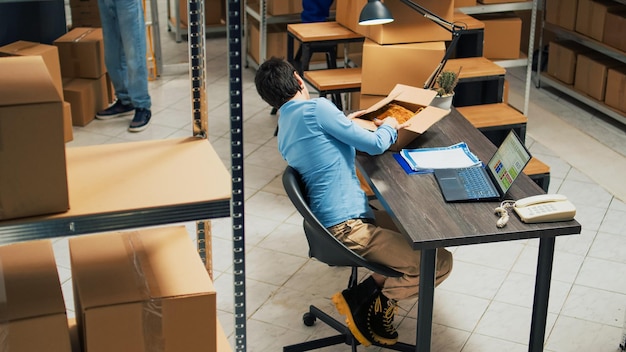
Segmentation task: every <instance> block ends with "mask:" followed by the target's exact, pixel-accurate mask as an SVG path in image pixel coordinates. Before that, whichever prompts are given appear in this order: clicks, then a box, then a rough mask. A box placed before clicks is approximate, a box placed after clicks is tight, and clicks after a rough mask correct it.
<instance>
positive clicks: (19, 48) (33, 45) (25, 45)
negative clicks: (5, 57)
mask: <svg viewBox="0 0 626 352" xmlns="http://www.w3.org/2000/svg"><path fill="white" fill-rule="evenodd" d="M22 44H24V45H23V46H20V47H17V48H15V49H13V50H10V51H9V52H10V53H19V52H20V51H22V50H26V49H30V48H34V47H36V46H37V45H41V44H40V43H33V42H31V43H27V42H23V43H22Z"/></svg>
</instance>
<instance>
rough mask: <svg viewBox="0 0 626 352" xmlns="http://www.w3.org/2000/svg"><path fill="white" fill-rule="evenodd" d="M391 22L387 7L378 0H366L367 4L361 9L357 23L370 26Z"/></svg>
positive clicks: (391, 18) (391, 17)
mask: <svg viewBox="0 0 626 352" xmlns="http://www.w3.org/2000/svg"><path fill="white" fill-rule="evenodd" d="M389 22H393V16H392V15H391V12H390V11H389V9H388V8H387V7H386V6H385V5H384V4H383V3H382V2H380V0H367V4H366V5H365V7H363V10H361V15H360V16H359V24H360V25H364V26H371V25H375V24H385V23H389Z"/></svg>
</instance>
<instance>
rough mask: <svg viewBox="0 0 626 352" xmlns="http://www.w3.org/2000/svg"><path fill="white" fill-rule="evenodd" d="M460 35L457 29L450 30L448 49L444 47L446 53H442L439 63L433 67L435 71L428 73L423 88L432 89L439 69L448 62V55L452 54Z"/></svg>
mask: <svg viewBox="0 0 626 352" xmlns="http://www.w3.org/2000/svg"><path fill="white" fill-rule="evenodd" d="M460 37H461V32H459V31H453V32H452V41H451V42H450V45H448V49H446V53H445V54H444V55H443V59H441V62H440V63H439V65H437V67H436V68H435V71H433V73H431V74H430V76H429V77H428V79H427V80H426V82H425V83H424V89H432V88H433V87H434V86H435V81H436V80H437V76H439V74H440V73H441V71H443V68H444V67H445V66H446V63H447V62H448V59H449V58H450V55H452V51H454V48H455V47H456V44H457V42H458V41H459V38H460Z"/></svg>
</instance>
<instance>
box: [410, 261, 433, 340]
mask: <svg viewBox="0 0 626 352" xmlns="http://www.w3.org/2000/svg"><path fill="white" fill-rule="evenodd" d="M436 257H437V249H423V250H422V257H421V259H420V265H421V267H420V290H419V300H418V301H417V340H416V343H415V350H416V351H419V352H429V351H430V340H431V336H432V331H433V302H434V296H435V259H436Z"/></svg>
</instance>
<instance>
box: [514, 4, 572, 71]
mask: <svg viewBox="0 0 626 352" xmlns="http://www.w3.org/2000/svg"><path fill="white" fill-rule="evenodd" d="M574 11H575V10H574ZM513 12H514V13H515V15H516V16H517V17H519V18H520V19H521V20H522V33H521V40H520V43H519V45H520V51H521V52H522V53H523V54H524V55H528V44H530V31H531V25H532V11H531V10H518V11H513ZM542 16H543V11H541V10H537V17H536V20H535V28H534V32H533V33H534V34H535V35H534V37H535V38H534V39H535V41H534V43H533V51H535V54H534V55H535V56H534V57H533V59H534V60H537V59H538V57H537V55H538V51H537V50H538V49H539V45H540V44H541V45H543V46H544V48H545V50H547V48H548V43H549V42H550V41H552V40H555V39H557V35H556V34H555V33H553V32H551V31H543V33H542V34H543V37H542V36H540V35H539V33H541V32H542V28H541V26H542V25H543V24H542V22H541V20H537V19H541V18H542ZM540 42H541V43H540ZM542 60H547V56H546V55H543V57H542ZM543 65H544V70H545V63H544V64H543ZM533 70H534V69H533Z"/></svg>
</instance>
